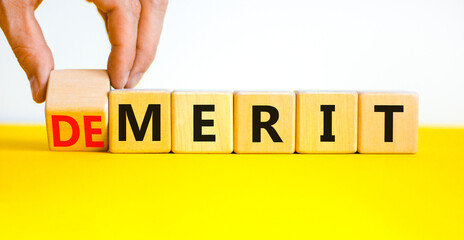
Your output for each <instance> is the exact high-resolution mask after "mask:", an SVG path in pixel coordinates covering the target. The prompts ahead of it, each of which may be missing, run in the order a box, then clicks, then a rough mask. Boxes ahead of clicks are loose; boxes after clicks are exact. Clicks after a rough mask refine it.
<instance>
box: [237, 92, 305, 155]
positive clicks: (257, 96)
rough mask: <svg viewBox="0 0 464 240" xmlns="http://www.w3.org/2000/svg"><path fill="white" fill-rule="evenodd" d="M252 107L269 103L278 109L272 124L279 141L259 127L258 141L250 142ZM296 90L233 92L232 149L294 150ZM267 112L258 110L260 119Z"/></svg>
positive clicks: (253, 151) (266, 151)
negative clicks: (276, 116)
mask: <svg viewBox="0 0 464 240" xmlns="http://www.w3.org/2000/svg"><path fill="white" fill-rule="evenodd" d="M253 106H271V107H274V108H276V109H277V110H278V114H279V116H278V120H277V122H275V124H273V125H272V127H273V128H274V129H275V131H276V132H277V134H278V135H279V137H280V138H281V140H282V142H275V141H273V139H272V138H271V136H270V135H269V133H268V132H267V131H266V129H260V132H261V139H260V142H253ZM295 107H296V106H295V93H294V92H236V93H235V94H234V151H235V152H236V153H294V152H295V110H296V109H295ZM268 120H270V114H269V113H266V112H261V121H263V122H265V121H268Z"/></svg>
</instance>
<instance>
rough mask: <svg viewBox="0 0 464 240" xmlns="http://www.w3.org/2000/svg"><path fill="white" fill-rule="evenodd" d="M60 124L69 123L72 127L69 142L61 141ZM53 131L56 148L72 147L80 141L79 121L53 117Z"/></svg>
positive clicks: (68, 117) (70, 118) (59, 116)
mask: <svg viewBox="0 0 464 240" xmlns="http://www.w3.org/2000/svg"><path fill="white" fill-rule="evenodd" d="M60 122H67V123H68V124H69V125H71V129H72V134H71V138H70V139H69V140H67V141H61V139H60ZM52 131H53V144H54V145H55V147H70V146H72V145H74V144H75V143H76V142H77V140H79V125H78V124H77V121H76V120H75V119H74V118H72V117H70V116H64V115H52Z"/></svg>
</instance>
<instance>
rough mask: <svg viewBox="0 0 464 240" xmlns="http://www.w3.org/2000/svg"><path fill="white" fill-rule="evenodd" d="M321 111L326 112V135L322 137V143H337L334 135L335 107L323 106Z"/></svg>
mask: <svg viewBox="0 0 464 240" xmlns="http://www.w3.org/2000/svg"><path fill="white" fill-rule="evenodd" d="M321 111H322V112H324V135H321V142H335V136H334V135H332V112H335V105H321Z"/></svg>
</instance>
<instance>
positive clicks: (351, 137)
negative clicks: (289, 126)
mask: <svg viewBox="0 0 464 240" xmlns="http://www.w3.org/2000/svg"><path fill="white" fill-rule="evenodd" d="M296 96H297V110H296V116H297V117H296V152H298V153H354V152H356V150H357V137H358V136H357V129H358V94H357V92H311V91H307V92H304V91H301V92H297V95H296ZM321 106H330V107H331V108H332V107H333V111H330V115H331V116H330V118H331V120H332V121H331V123H332V126H331V128H328V126H324V118H325V117H324V111H322V109H321ZM322 108H324V107H322ZM324 128H327V129H331V134H330V136H333V139H330V141H328V140H327V139H321V136H322V135H326V134H324Z"/></svg>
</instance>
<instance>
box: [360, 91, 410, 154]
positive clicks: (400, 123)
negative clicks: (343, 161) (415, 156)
mask: <svg viewBox="0 0 464 240" xmlns="http://www.w3.org/2000/svg"><path fill="white" fill-rule="evenodd" d="M358 101H359V122H358V125H359V128H358V131H359V133H358V152H360V153H415V152H417V148H418V130H419V123H418V112H419V111H418V109H419V99H418V95H417V94H414V93H394V92H392V93H374V92H371V93H369V92H366V93H360V94H359V100H358Z"/></svg>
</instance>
